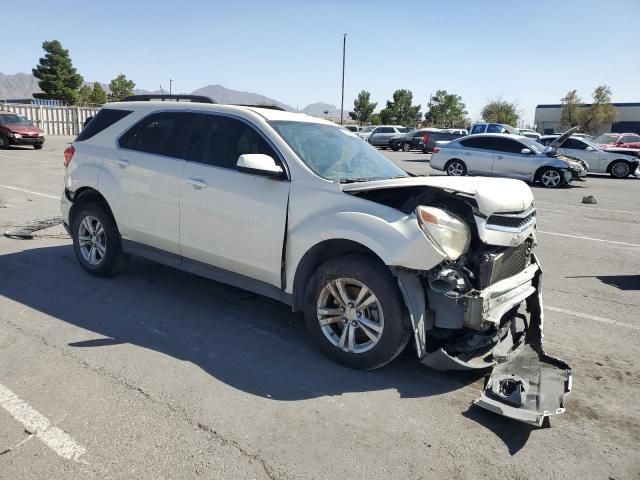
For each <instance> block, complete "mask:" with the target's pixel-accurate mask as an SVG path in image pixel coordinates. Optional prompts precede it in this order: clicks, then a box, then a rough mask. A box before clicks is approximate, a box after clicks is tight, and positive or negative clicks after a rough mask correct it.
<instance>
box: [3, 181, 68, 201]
mask: <svg viewBox="0 0 640 480" xmlns="http://www.w3.org/2000/svg"><path fill="white" fill-rule="evenodd" d="M0 188H6V189H8V190H16V191H18V192H24V193H30V194H32V195H39V196H41V197H46V198H53V199H54V200H60V196H59V195H58V196H55V195H50V194H48V193H41V192H34V191H33V190H27V189H26V188H19V187H12V186H10V185H0Z"/></svg>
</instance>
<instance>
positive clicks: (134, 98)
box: [120, 93, 217, 103]
mask: <svg viewBox="0 0 640 480" xmlns="http://www.w3.org/2000/svg"><path fill="white" fill-rule="evenodd" d="M150 100H161V101H163V102H164V101H166V100H175V101H176V102H179V101H181V100H182V101H190V102H198V103H217V102H216V101H215V100H213V99H212V98H209V97H205V96H204V95H163V94H157V93H150V94H144V95H130V96H128V97H125V98H123V99H122V100H120V101H121V102H148V101H150Z"/></svg>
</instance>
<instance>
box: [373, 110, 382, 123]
mask: <svg viewBox="0 0 640 480" xmlns="http://www.w3.org/2000/svg"><path fill="white" fill-rule="evenodd" d="M370 121H371V125H382V119H381V118H380V114H379V113H374V114H373V115H371V120H370Z"/></svg>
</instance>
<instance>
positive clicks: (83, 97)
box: [76, 83, 92, 107]
mask: <svg viewBox="0 0 640 480" xmlns="http://www.w3.org/2000/svg"><path fill="white" fill-rule="evenodd" d="M91 92H92V90H91V87H90V86H89V85H87V84H86V83H85V84H84V85H82V86H81V87H80V90H78V98H77V100H76V105H79V106H81V107H86V106H87V105H88V104H89V103H90V98H91Z"/></svg>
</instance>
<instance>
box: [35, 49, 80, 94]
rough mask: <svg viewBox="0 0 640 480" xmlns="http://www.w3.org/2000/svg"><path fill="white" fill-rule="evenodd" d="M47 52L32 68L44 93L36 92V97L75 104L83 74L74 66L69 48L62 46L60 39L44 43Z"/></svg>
mask: <svg viewBox="0 0 640 480" xmlns="http://www.w3.org/2000/svg"><path fill="white" fill-rule="evenodd" d="M42 48H43V49H44V51H45V52H46V53H45V55H44V57H42V58H40V60H39V62H38V65H36V68H34V69H33V70H32V73H33V76H34V77H36V78H37V79H38V80H39V81H38V85H39V86H40V89H41V90H42V92H43V93H35V94H34V95H33V96H34V97H35V98H45V99H54V100H60V101H61V102H63V103H64V104H67V105H73V104H74V103H76V100H77V99H78V93H79V92H78V89H79V88H80V86H81V85H82V81H83V79H82V75H80V74H79V73H78V72H77V70H76V69H75V68H74V66H73V63H72V62H71V57H70V56H69V50H66V49H64V48H62V44H61V43H60V42H59V41H58V40H52V41H46V42H43V43H42Z"/></svg>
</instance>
